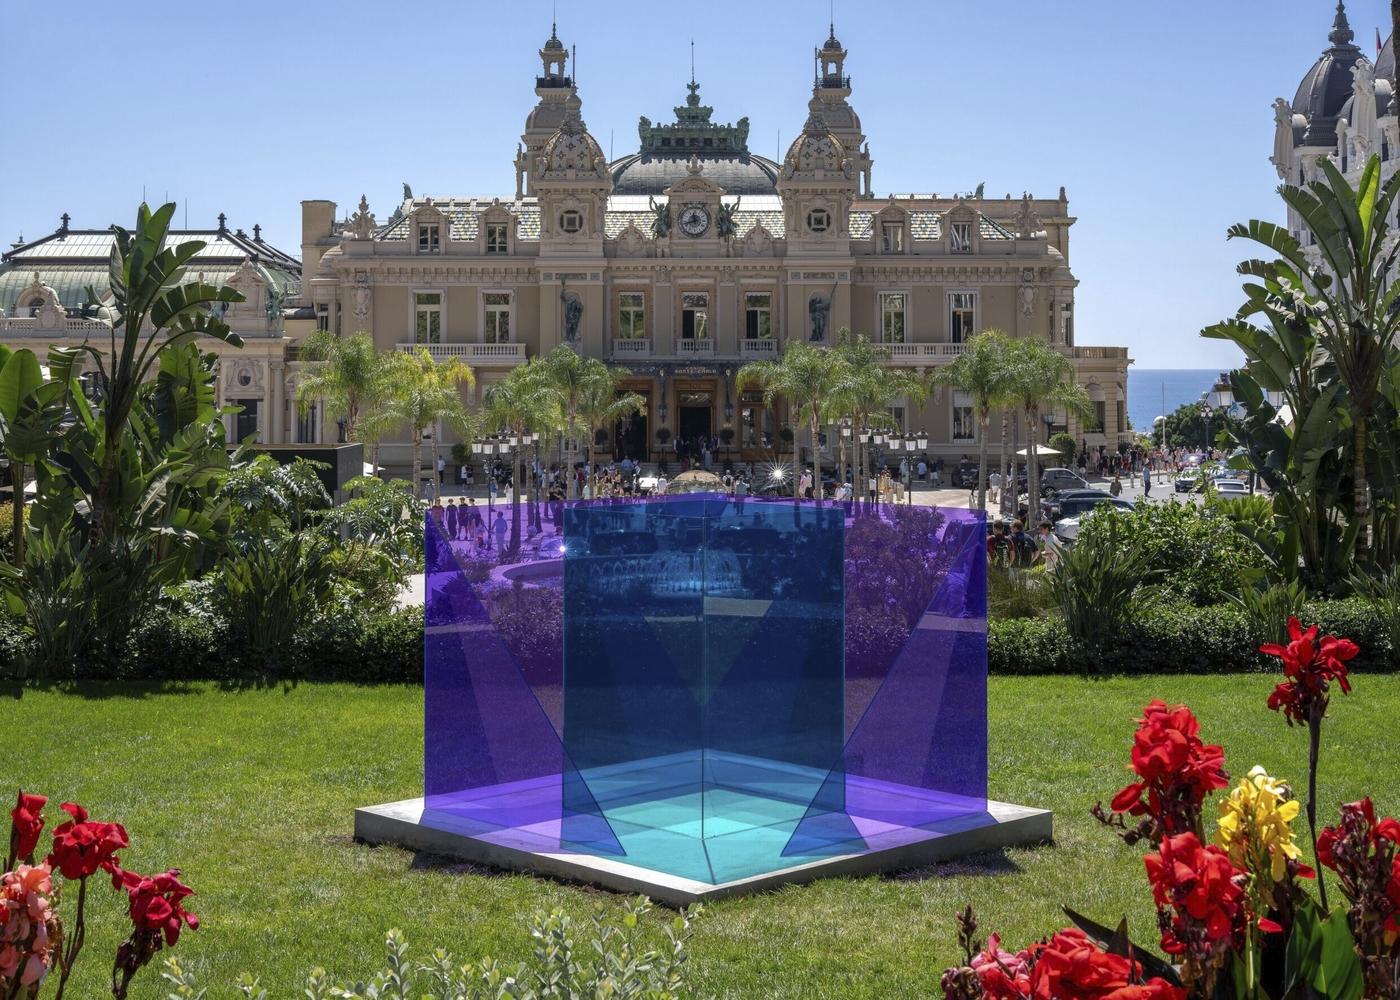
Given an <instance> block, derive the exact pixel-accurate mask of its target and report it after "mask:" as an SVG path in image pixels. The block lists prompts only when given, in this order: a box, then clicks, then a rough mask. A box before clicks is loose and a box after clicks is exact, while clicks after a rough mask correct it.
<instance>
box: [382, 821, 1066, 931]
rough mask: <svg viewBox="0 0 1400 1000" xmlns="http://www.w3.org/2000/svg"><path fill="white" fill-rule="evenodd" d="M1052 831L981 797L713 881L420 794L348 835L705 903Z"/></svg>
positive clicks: (679, 902) (674, 901) (1033, 840)
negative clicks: (945, 820) (878, 844)
mask: <svg viewBox="0 0 1400 1000" xmlns="http://www.w3.org/2000/svg"><path fill="white" fill-rule="evenodd" d="M1052 835H1053V816H1052V814H1051V813H1050V812H1049V811H1048V810H1045V809H1031V808H1028V807H1026V806H1017V805H1011V804H1009V803H1006V802H994V801H991V800H988V801H987V810H986V813H985V822H984V823H978V824H975V825H970V826H967V827H966V828H963V829H958V830H954V831H950V832H946V833H929V835H928V837H927V839H924V840H918V841H915V842H913V843H909V844H903V845H901V846H898V847H891V848H887V849H884V850H872V851H866V852H863V853H859V854H840V855H833V856H831V857H827V858H822V859H821V860H819V861H812V862H808V863H805V864H800V865H796V866H794V867H791V868H783V869H780V870H777V871H771V872H764V873H763V874H761V875H754V876H752V877H749V878H743V879H737V880H735V881H732V882H724V883H720V884H717V885H716V884H712V883H709V882H700V881H696V880H694V879H688V878H681V877H678V876H674V875H667V874H665V873H663V872H658V871H653V870H652V869H649V868H640V867H638V866H636V865H630V864H627V863H626V862H623V861H618V860H615V859H612V858H604V857H595V856H593V855H588V854H573V853H545V852H538V851H525V850H520V849H518V848H513V847H508V846H505V845H502V844H493V843H488V842H487V841H484V840H480V839H478V838H476V837H473V836H470V835H469V834H468V833H466V832H465V830H464V824H463V823H462V822H461V821H460V820H458V819H457V818H456V817H454V816H452V815H450V814H447V813H444V812H440V811H437V810H431V809H426V808H425V807H424V803H423V799H422V798H416V799H404V800H402V801H400V802H386V803H384V804H383V805H378V806H365V807H364V808H361V809H356V810H355V839H356V840H359V841H363V842H365V843H370V844H392V845H396V846H399V847H405V848H408V849H410V850H418V851H430V852H432V853H434V854H442V855H446V856H448V857H455V858H461V859H462V860H464V861H472V862H476V863H477V864H485V865H491V866H493V867H497V868H506V869H511V870H515V871H524V872H535V873H539V874H542V875H550V876H553V877H555V878H560V879H565V880H568V881H572V882H585V883H589V884H592V885H598V886H602V887H603V888H606V889H613V890H615V891H618V892H626V893H639V894H642V895H645V896H648V897H650V898H651V899H653V900H655V901H657V902H660V903H665V904H667V905H670V906H689V905H690V904H692V903H698V902H703V901H705V900H711V899H722V898H724V897H727V896H739V895H744V894H746V893H751V892H760V891H763V890H765V889H773V888H776V887H778V886H781V885H788V884H791V883H801V882H811V881H813V880H815V879H818V878H827V877H831V876H839V875H869V874H873V873H875V872H882V871H892V870H896V869H900V868H915V867H919V866H922V865H928V864H933V863H936V862H939V861H948V860H950V859H952V858H957V857H963V856H966V855H969V854H978V853H981V852H984V851H995V850H999V849H1001V848H1004V847H1019V846H1027V845H1032V844H1040V843H1046V842H1048V841H1049V840H1050V839H1051V837H1052Z"/></svg>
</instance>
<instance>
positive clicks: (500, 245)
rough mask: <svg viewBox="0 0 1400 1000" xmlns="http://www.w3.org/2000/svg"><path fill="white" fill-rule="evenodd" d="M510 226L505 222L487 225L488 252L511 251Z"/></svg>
mask: <svg viewBox="0 0 1400 1000" xmlns="http://www.w3.org/2000/svg"><path fill="white" fill-rule="evenodd" d="M509 233H510V226H509V225H507V224H506V223H504V222H488V223H487V224H486V252H487V253H506V252H507V251H508V249H509V242H508V236H509Z"/></svg>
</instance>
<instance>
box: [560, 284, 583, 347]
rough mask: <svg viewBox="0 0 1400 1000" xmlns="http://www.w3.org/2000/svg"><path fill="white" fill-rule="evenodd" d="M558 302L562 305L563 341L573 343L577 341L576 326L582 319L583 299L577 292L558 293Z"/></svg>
mask: <svg viewBox="0 0 1400 1000" xmlns="http://www.w3.org/2000/svg"><path fill="white" fill-rule="evenodd" d="M559 301H560V302H562V303H563V304H564V339H565V340H566V341H568V342H569V343H573V342H574V341H576V340H578V325H579V321H580V320H581V319H583V299H582V298H580V297H579V294H578V293H577V292H560V293H559Z"/></svg>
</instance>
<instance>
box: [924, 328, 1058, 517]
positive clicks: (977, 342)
mask: <svg viewBox="0 0 1400 1000" xmlns="http://www.w3.org/2000/svg"><path fill="white" fill-rule="evenodd" d="M1056 357H1057V358H1060V360H1064V359H1063V358H1061V357H1060V355H1058V354H1057V355H1056ZM1011 360H1012V341H1011V339H1010V338H1009V337H1007V336H1006V334H1004V333H1002V332H1001V331H1000V330H986V331H984V332H982V333H978V334H975V335H974V336H972V337H970V338H969V339H968V341H967V345H966V350H964V351H963V353H962V354H960V355H958V357H957V360H955V361H954V362H953V363H952V364H950V365H949V366H948V367H946V368H943V369H940V370H939V371H937V372H936V373H935V374H934V376H933V378H934V381H935V382H937V383H938V384H940V385H951V386H954V387H955V388H957V389H960V390H962V391H963V392H965V393H967V394H968V395H969V396H971V397H972V408H973V412H975V413H976V414H977V508H978V509H979V510H986V508H987V437H988V434H989V433H990V431H991V423H992V410H994V409H997V408H999V407H1004V406H1006V405H1007V404H1008V403H1009V402H1010V401H1011V398H1012V392H1011V381H1010V379H1011V374H1012V365H1011ZM1004 442H1005V435H1003V444H1004Z"/></svg>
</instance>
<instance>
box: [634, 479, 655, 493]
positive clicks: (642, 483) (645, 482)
mask: <svg viewBox="0 0 1400 1000" xmlns="http://www.w3.org/2000/svg"><path fill="white" fill-rule="evenodd" d="M658 482H660V480H659V479H657V477H656V476H642V477H640V478H639V479H638V480H637V488H638V489H639V490H642V491H643V492H645V493H651V492H652V491H653V490H655V489H656V484H657V483H658Z"/></svg>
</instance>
